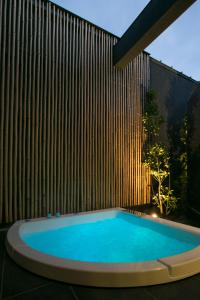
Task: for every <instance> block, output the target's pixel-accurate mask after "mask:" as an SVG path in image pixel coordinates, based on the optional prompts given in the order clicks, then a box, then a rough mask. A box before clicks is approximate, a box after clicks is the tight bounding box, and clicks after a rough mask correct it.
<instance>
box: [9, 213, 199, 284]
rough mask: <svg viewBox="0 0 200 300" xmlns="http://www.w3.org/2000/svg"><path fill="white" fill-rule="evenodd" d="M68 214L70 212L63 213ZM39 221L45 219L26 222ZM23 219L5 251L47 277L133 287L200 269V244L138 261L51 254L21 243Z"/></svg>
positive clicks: (170, 279) (196, 230) (192, 229)
mask: <svg viewBox="0 0 200 300" xmlns="http://www.w3.org/2000/svg"><path fill="white" fill-rule="evenodd" d="M116 210H117V211H119V210H124V209H122V208H115V209H104V210H98V211H91V212H83V213H78V214H73V216H77V215H83V214H95V213H99V212H105V211H116ZM68 217H72V214H68V215H63V216H62V218H68ZM143 218H146V219H150V220H152V221H153V222H159V223H162V224H167V225H170V226H172V227H175V228H179V229H182V230H185V231H189V232H191V233H195V234H199V235H200V228H196V227H192V226H189V225H184V224H180V223H176V222H172V221H168V220H164V219H160V218H157V219H154V218H152V217H151V216H148V215H146V216H143ZM41 220H46V218H38V219H32V220H29V221H30V222H37V221H41ZM25 222H27V220H21V221H17V222H16V223H15V224H14V225H12V226H11V227H10V229H9V231H8V233H7V238H6V249H7V252H8V254H9V256H10V257H11V258H12V259H13V260H14V261H15V262H16V263H17V264H19V265H20V266H21V267H23V268H25V269H27V270H29V271H31V272H33V273H36V274H38V275H40V276H44V277H47V278H49V279H54V280H58V281H63V282H67V283H70V284H78V285H86V286H96V287H134V286H147V285H155V284H162V283H168V282H173V281H176V280H180V279H183V278H186V277H189V276H192V275H195V274H197V273H199V272H200V246H198V247H195V248H194V249H192V250H190V251H187V252H184V253H181V254H178V255H175V256H170V257H165V258H162V259H157V260H152V261H146V262H139V263H92V262H82V261H76V260H70V259H63V258H59V257H55V256H51V255H48V254H45V253H42V252H39V251H37V250H34V249H33V248H31V247H29V246H28V245H27V244H25V243H24V241H23V240H22V239H21V237H20V226H21V225H22V224H24V223H25Z"/></svg>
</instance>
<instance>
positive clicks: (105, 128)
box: [0, 0, 149, 223]
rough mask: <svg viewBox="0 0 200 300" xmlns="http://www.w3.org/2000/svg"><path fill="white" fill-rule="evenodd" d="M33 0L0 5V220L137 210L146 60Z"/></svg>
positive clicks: (143, 188) (143, 186) (145, 185)
mask: <svg viewBox="0 0 200 300" xmlns="http://www.w3.org/2000/svg"><path fill="white" fill-rule="evenodd" d="M116 42H117V38H116V37H115V36H113V35H111V34H109V33H107V32H105V31H103V30H101V29H99V28H97V27H96V26H94V25H92V24H90V23H89V22H87V21H85V20H82V19H81V18H79V17H77V16H74V15H72V14H71V13H69V12H67V11H65V10H63V9H60V8H59V7H57V6H56V5H54V4H52V3H50V2H48V1H43V0H27V1H25V0H6V1H0V45H1V47H0V223H1V222H2V221H3V222H12V221H14V220H17V219H21V218H30V217H31V218H32V217H38V216H45V215H46V214H47V212H48V211H50V212H51V213H53V214H55V212H56V211H60V212H61V213H67V212H76V211H85V210H93V209H101V208H107V207H116V206H129V205H134V204H143V203H147V202H148V201H149V172H148V170H146V168H145V167H144V166H143V164H142V161H141V151H142V143H143V135H142V132H143V130H142V122H141V121H142V108H143V101H144V97H145V94H146V92H147V90H148V88H149V56H148V55H147V54H145V53H142V54H141V55H139V56H138V57H137V58H136V59H135V60H134V61H133V62H131V63H130V64H129V66H128V67H127V68H125V69H123V70H118V69H116V68H115V67H113V62H112V58H113V45H114V44H115V43H116Z"/></svg>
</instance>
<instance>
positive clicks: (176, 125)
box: [150, 58, 197, 145]
mask: <svg viewBox="0 0 200 300" xmlns="http://www.w3.org/2000/svg"><path fill="white" fill-rule="evenodd" d="M150 86H151V89H153V90H155V91H156V94H157V102H158V106H159V109H160V112H161V114H162V115H163V117H164V119H165V121H166V122H165V124H163V125H162V128H161V140H162V142H164V143H165V144H167V145H170V144H173V143H176V142H177V139H178V133H179V129H180V124H181V121H182V118H183V116H184V114H185V113H186V111H187V103H188V100H189V99H190V97H191V95H192V93H193V92H194V90H195V89H196V88H197V82H196V81H194V80H192V79H190V78H189V77H187V76H185V75H183V74H181V73H179V72H177V71H175V70H174V69H172V68H170V67H168V66H166V65H164V64H162V63H160V62H159V61H157V60H155V59H153V58H150Z"/></svg>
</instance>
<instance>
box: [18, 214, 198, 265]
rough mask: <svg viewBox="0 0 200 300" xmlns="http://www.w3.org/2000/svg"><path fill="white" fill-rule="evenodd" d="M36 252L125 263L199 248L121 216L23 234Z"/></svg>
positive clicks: (184, 236) (187, 238)
mask: <svg viewBox="0 0 200 300" xmlns="http://www.w3.org/2000/svg"><path fill="white" fill-rule="evenodd" d="M21 238H22V240H23V241H24V242H25V243H26V244H27V245H28V246H30V247H31V248H33V249H35V250H38V251H40V252H43V253H46V254H49V255H53V256H57V257H61V258H66V259H72V260H79V261H87V262H99V263H128V262H142V261H149V260H155V259H159V258H162V257H167V256H172V255H176V254H180V253H182V252H185V251H188V250H191V249H193V248H195V247H196V246H198V245H200V236H199V235H195V234H192V233H188V232H187V231H183V230H180V229H175V228H173V227H170V226H168V225H163V224H159V223H156V222H153V221H150V220H145V219H144V218H141V217H137V216H134V215H132V214H128V213H125V212H119V213H117V215H116V216H115V217H113V218H108V219H107V218H106V219H103V220H98V221H95V222H89V223H84V224H77V225H71V226H66V227H62V228H57V229H56V228H55V229H49V230H45V231H40V232H32V233H31V232H24V233H22V234H21Z"/></svg>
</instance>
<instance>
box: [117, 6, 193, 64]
mask: <svg viewBox="0 0 200 300" xmlns="http://www.w3.org/2000/svg"><path fill="white" fill-rule="evenodd" d="M194 2H196V0H167V1H160V0H151V1H150V2H149V3H148V4H147V6H146V7H145V8H144V10H143V11H142V12H141V14H140V15H139V16H138V17H137V18H136V20H135V21H134V22H133V23H132V25H131V26H130V27H129V28H128V30H127V31H126V32H125V33H124V35H123V36H122V38H121V39H120V40H119V41H118V42H117V44H116V45H115V46H114V53H113V61H114V65H116V66H117V67H121V68H123V67H125V66H126V65H127V64H128V63H129V62H130V61H131V60H132V59H134V58H135V57H136V56H137V55H138V54H139V53H140V52H141V51H142V50H144V49H145V48H146V47H147V46H148V45H149V44H150V43H151V42H152V41H153V40H154V39H155V38H156V37H158V36H159V35H160V34H161V33H162V32H163V31H164V30H165V29H166V28H167V27H168V26H169V25H170V24H172V23H173V22H174V21H175V20H176V19H177V18H178V17H179V16H180V15H181V14H182V13H183V12H184V11H186V10H187V9H188V7H190V6H191V5H192V4H193V3H194Z"/></svg>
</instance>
